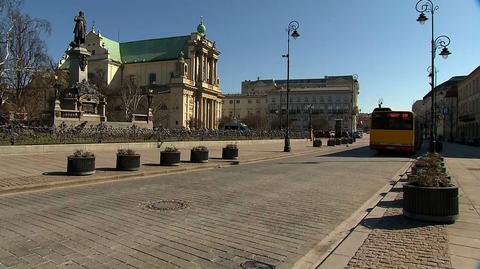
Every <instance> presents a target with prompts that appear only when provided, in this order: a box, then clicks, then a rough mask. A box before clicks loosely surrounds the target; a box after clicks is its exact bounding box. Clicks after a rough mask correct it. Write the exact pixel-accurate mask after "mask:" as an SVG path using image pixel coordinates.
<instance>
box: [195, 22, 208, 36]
mask: <svg viewBox="0 0 480 269" xmlns="http://www.w3.org/2000/svg"><path fill="white" fill-rule="evenodd" d="M206 32H207V27H206V26H205V24H203V22H201V23H200V24H199V25H198V26H197V33H199V34H202V35H204V34H205V33H206Z"/></svg>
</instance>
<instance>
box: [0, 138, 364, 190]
mask: <svg viewBox="0 0 480 269" xmlns="http://www.w3.org/2000/svg"><path fill="white" fill-rule="evenodd" d="M358 147H360V145H357V146H356V147H355V146H352V145H350V148H349V149H355V148H358ZM345 148H346V147H328V148H327V147H321V148H314V149H310V150H306V151H302V152H299V153H291V154H289V155H283V156H273V157H262V158H256V159H249V160H232V161H228V162H224V163H208V164H207V165H199V166H192V167H181V166H180V167H178V168H169V169H166V170H156V171H142V172H130V173H128V174H119V175H105V176H100V177H95V176H93V177H81V178H78V177H77V178H74V177H72V179H69V180H61V181H55V182H47V183H40V184H30V185H21V186H15V187H11V188H5V189H3V190H0V196H4V195H9V194H17V193H22V192H32V191H39V190H45V189H51V188H62V187H69V186H80V185H89V184H101V183H106V182H112V181H119V180H134V179H144V178H149V177H154V176H162V175H171V174H177V173H187V172H193V171H203V170H209V169H214V168H225V167H229V166H232V165H239V164H252V163H257V162H263V161H270V160H277V159H285V158H291V157H296V156H301V155H307V154H311V153H316V152H319V153H323V154H328V153H331V152H337V151H341V149H345ZM319 149H326V150H321V151H320V150H319ZM329 149H331V150H329ZM335 149H340V150H335Z"/></svg>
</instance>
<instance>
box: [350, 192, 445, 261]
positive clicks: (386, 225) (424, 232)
mask: <svg viewBox="0 0 480 269" xmlns="http://www.w3.org/2000/svg"><path fill="white" fill-rule="evenodd" d="M388 207H389V208H388V209H387V211H386V212H385V214H384V215H383V217H382V218H381V220H380V221H379V222H377V223H375V224H374V225H370V224H369V222H368V221H365V222H363V223H362V225H364V226H366V227H367V228H370V229H373V230H372V231H371V233H370V234H369V235H368V237H367V239H366V240H365V241H364V243H363V245H362V246H361V247H360V249H358V250H357V252H356V253H355V256H353V258H352V259H351V260H350V262H349V263H348V265H347V266H346V269H357V268H358V269H362V268H432V269H434V268H451V267H450V256H449V254H448V240H447V231H446V227H445V226H444V225H436V224H432V223H425V222H419V221H414V220H410V219H407V218H404V217H403V214H402V193H400V194H398V196H397V199H396V200H395V201H393V202H392V203H391V204H388Z"/></svg>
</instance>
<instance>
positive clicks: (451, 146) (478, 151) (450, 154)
mask: <svg viewBox="0 0 480 269" xmlns="http://www.w3.org/2000/svg"><path fill="white" fill-rule="evenodd" d="M442 155H443V156H444V157H447V158H467V159H480V148H479V147H475V146H468V145H462V144H456V143H444V144H443V152H442Z"/></svg>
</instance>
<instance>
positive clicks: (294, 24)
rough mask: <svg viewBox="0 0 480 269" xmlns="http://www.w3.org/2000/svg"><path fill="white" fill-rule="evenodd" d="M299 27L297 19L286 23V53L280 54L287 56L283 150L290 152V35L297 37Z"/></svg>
mask: <svg viewBox="0 0 480 269" xmlns="http://www.w3.org/2000/svg"><path fill="white" fill-rule="evenodd" d="M298 27H299V23H298V21H291V22H290V23H289V24H288V29H287V54H285V55H282V57H284V58H287V123H286V127H287V128H286V130H285V146H284V147H283V151H284V152H290V151H291V150H292V149H291V147H290V137H289V134H288V129H289V128H288V124H289V118H288V117H289V115H288V114H290V111H289V109H288V103H290V100H289V93H290V87H289V86H290V85H289V84H290V36H291V37H293V38H295V39H297V38H298V37H299V36H300V34H299V33H298V32H297V29H298Z"/></svg>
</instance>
